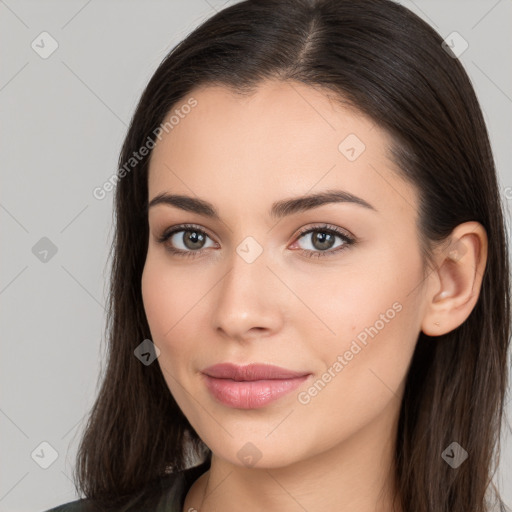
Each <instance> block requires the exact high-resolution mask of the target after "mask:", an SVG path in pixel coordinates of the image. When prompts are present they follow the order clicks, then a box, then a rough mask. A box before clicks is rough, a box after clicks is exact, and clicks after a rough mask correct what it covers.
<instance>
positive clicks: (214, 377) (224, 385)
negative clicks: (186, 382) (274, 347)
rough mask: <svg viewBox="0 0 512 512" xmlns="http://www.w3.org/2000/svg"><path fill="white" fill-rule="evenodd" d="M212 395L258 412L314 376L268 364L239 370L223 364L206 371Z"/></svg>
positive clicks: (244, 367) (228, 404)
mask: <svg viewBox="0 0 512 512" xmlns="http://www.w3.org/2000/svg"><path fill="white" fill-rule="evenodd" d="M203 374H204V376H205V382H206V386H207V388H208V390H209V391H210V393H211V394H212V395H213V396H214V398H216V399H217V400H218V401H220V402H221V403H223V404H224V405H227V406H229V407H235V408H239V409H258V408H260V407H264V406H265V405H267V404H268V403H270V402H273V401H274V400H277V399H278V398H280V397H281V396H283V395H285V394H286V393H289V392H290V391H292V390H294V389H295V388H297V387H298V386H299V385H300V384H302V383H303V382H304V381H305V380H306V379H307V378H308V376H309V375H310V373H308V372H295V371H291V370H287V369H285V368H280V367H278V366H273V365H267V364H249V365H247V366H238V365H235V364H231V363H222V364H216V365H214V366H210V367H208V368H206V369H204V370H203Z"/></svg>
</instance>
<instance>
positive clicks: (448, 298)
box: [421, 221, 488, 336]
mask: <svg viewBox="0 0 512 512" xmlns="http://www.w3.org/2000/svg"><path fill="white" fill-rule="evenodd" d="M487 243H488V242H487V233H486V231H485V228H484V227H483V226H482V225H481V224H480V223H479V222H475V221H471V222H465V223H463V224H459V225H458V226H457V227H456V228H455V229H454V230H453V231H452V233H451V235H450V238H449V240H448V241H447V244H444V245H443V247H442V248H441V249H440V250H439V253H438V254H437V255H436V257H435V262H436V267H435V269H434V271H432V273H431V274H430V275H429V277H428V280H429V286H428V288H427V298H426V299H427V303H426V307H425V310H424V316H423V320H422V323H421V330H422V331H423V332H424V333H425V334H427V335H428V336H440V335H442V334H446V333H448V332H450V331H453V330H454V329H456V328H457V327H458V326H459V325H461V324H462V323H464V321H465V320H466V319H467V318H468V316H469V315H470V313H471V311H473V308H474V307H475V304H476V302H477V300H478V296H479V294H480V289H481V285H482V278H483V274H484V271H485V266H486V263H487Z"/></svg>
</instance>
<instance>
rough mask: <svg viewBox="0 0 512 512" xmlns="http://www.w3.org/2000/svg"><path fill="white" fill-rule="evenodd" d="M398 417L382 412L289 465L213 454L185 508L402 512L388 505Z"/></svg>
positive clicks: (248, 511) (201, 511)
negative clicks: (251, 464)
mask: <svg viewBox="0 0 512 512" xmlns="http://www.w3.org/2000/svg"><path fill="white" fill-rule="evenodd" d="M392 402H394V401H392ZM396 405H397V404H395V407H396ZM395 412H396V411H395ZM397 419H398V414H389V411H386V412H384V413H383V414H381V416H380V417H378V418H375V419H374V420H373V421H372V422H371V423H369V424H367V425H366V426H365V427H364V428H361V429H359V430H358V431H357V432H355V433H354V434H353V435H351V436H350V437H348V438H345V439H344V440H343V441H342V442H340V443H339V444H337V445H335V446H326V447H325V450H324V451H321V452H317V453H316V454H315V455H313V456H311V457H309V458H306V459H302V460H300V461H297V462H295V463H293V464H290V465H288V466H280V467H264V466H262V467H257V466H255V467H250V468H249V467H244V466H240V465H239V464H234V463H232V462H231V461H229V460H226V459H224V458H221V457H218V456H216V455H215V454H213V455H212V462H211V467H210V470H209V471H207V472H206V473H204V474H203V475H201V477H200V478H199V479H198V480H197V481H196V482H195V483H194V484H193V486H192V487H191V489H190V491H189V493H188V494H187V497H186V500H185V506H184V508H183V510H184V511H189V510H196V511H199V512H212V511H214V510H222V511H223V512H234V511H237V510H240V508H241V506H242V505H243V510H244V511H245V512H256V511H261V510H269V511H272V510H279V511H280V512H292V511H293V512H296V511H298V510H307V511H308V512H320V511H322V512H325V510H339V511H353V510H357V511H358V512H375V511H379V512H400V508H399V503H397V504H396V506H395V507H396V508H393V504H392V498H393V491H394V488H395V474H394V451H395V439H396V428H397V423H396V422H397ZM397 501H398V500H397Z"/></svg>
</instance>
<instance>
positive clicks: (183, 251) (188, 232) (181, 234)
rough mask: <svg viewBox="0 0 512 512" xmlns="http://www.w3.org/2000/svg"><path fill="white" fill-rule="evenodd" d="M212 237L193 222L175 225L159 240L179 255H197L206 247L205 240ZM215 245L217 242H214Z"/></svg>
mask: <svg viewBox="0 0 512 512" xmlns="http://www.w3.org/2000/svg"><path fill="white" fill-rule="evenodd" d="M208 238H210V237H209V236H208V235H207V233H206V232H205V231H203V230H202V229H199V228H198V227H197V226H194V225H193V224H182V225H181V226H175V227H174V228H171V229H170V230H167V231H165V232H164V233H163V235H162V236H160V237H159V238H158V242H160V243H162V244H166V246H167V250H169V251H170V252H171V253H172V254H175V255H177V256H185V257H190V256H191V257H195V256H196V255H197V253H201V252H202V251H203V249H204V248H205V245H204V244H205V241H206V240H207V239H208ZM213 246H214V247H215V243H214V244H213Z"/></svg>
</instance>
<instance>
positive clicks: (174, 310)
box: [141, 254, 206, 344]
mask: <svg viewBox="0 0 512 512" xmlns="http://www.w3.org/2000/svg"><path fill="white" fill-rule="evenodd" d="M141 287H142V298H143V303H144V310H145V313H146V318H147V320H148V323H149V327H150V329H151V333H152V336H153V337H154V340H153V341H155V342H158V343H162V342H165V344H168V341H170V340H172V339H173V337H174V333H175V331H176V330H177V329H179V327H180V326H181V324H182V323H187V315H188V314H189V313H188V312H189V311H190V310H191V309H192V308H193V307H194V305H195V304H197V303H198V302H199V301H200V299H201V296H202V295H204V293H205V291H206V290H205V289H204V283H201V280H200V279H199V278H198V277H197V276H196V277H194V275H191V273H190V272H188V271H186V270H185V269H184V267H181V268H180V267H179V266H175V267H171V266H170V265H169V263H168V262H166V261H165V256H164V257H162V256H160V255H159V254H156V255H151V254H148V258H147V259H146V263H145V266H144V271H143V273H142V280H141Z"/></svg>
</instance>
